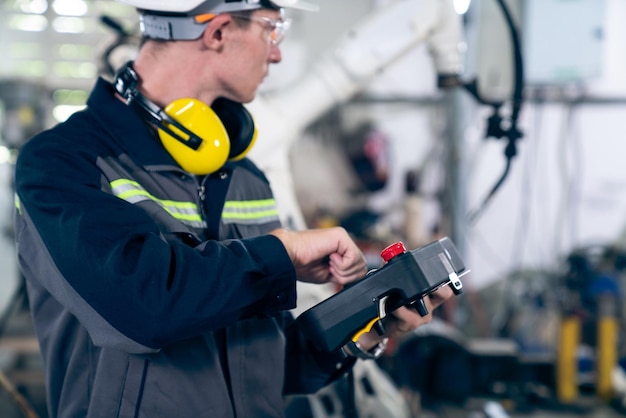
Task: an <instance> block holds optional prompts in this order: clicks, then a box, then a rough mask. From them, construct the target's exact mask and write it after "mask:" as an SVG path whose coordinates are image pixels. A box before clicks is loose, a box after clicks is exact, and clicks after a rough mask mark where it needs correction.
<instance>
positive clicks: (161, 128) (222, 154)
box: [115, 62, 257, 175]
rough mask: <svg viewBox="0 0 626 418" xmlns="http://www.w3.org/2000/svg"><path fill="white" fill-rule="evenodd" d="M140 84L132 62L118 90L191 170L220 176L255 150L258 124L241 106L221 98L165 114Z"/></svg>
mask: <svg viewBox="0 0 626 418" xmlns="http://www.w3.org/2000/svg"><path fill="white" fill-rule="evenodd" d="M139 82H140V80H139V76H138V74H137V73H136V72H135V70H134V69H133V66H132V62H129V63H127V64H126V65H125V66H124V67H123V68H122V69H121V70H120V72H119V73H118V75H117V76H116V78H115V90H116V91H117V92H118V93H119V94H120V95H121V96H122V97H123V98H124V99H126V103H127V104H128V105H129V106H131V107H132V108H133V109H135V111H137V113H138V114H139V115H140V116H141V117H142V118H144V119H145V120H146V121H148V122H150V123H151V124H153V125H154V126H156V127H157V128H158V134H159V138H160V139H161V142H162V144H163V146H164V147H165V149H166V150H167V152H168V153H169V154H170V155H171V156H172V158H174V160H175V161H176V162H177V163H178V164H179V165H180V166H181V167H182V168H183V169H184V170H185V171H188V172H190V173H193V174H198V175H205V174H210V173H214V172H216V171H217V170H219V169H220V168H221V167H222V166H223V165H224V164H225V163H226V161H236V160H239V159H242V158H243V157H244V156H245V155H246V154H247V153H248V151H250V149H251V148H252V146H253V145H254V142H255V141H256V137H257V131H256V128H255V126H254V121H253V120H252V116H251V115H250V113H249V112H248V111H247V110H246V109H245V107H244V106H243V105H242V104H241V103H237V102H234V101H232V100H228V99H225V98H218V99H216V100H215V101H214V102H213V104H212V106H208V105H207V104H205V103H203V102H201V101H200V100H197V99H193V98H182V99H177V100H174V101H173V102H172V103H170V104H168V105H167V106H165V108H163V109H162V108H160V107H159V106H158V105H156V104H155V103H154V102H152V101H150V100H149V99H148V98H146V97H145V96H144V95H142V94H141V93H140V92H139V91H138V86H139Z"/></svg>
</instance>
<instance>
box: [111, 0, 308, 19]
mask: <svg viewBox="0 0 626 418" xmlns="http://www.w3.org/2000/svg"><path fill="white" fill-rule="evenodd" d="M118 1H121V2H122V3H126V4H129V5H131V6H134V7H136V8H137V9H141V10H146V11H154V12H162V13H167V12H171V13H176V14H179V13H181V14H184V15H187V16H191V15H196V14H201V13H215V14H217V13H224V12H234V11H240V10H254V9H260V8H262V7H271V8H275V9H279V8H289V9H300V10H306V11H317V10H319V7H318V6H317V5H315V4H311V3H308V2H306V1H301V0H230V1H227V0H118Z"/></svg>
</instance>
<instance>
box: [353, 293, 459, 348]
mask: <svg viewBox="0 0 626 418" xmlns="http://www.w3.org/2000/svg"><path fill="white" fill-rule="evenodd" d="M452 295H454V292H453V291H452V288H450V286H443V287H441V288H439V289H438V290H437V291H436V292H433V293H431V294H430V295H428V296H427V297H425V298H424V303H425V304H426V307H427V308H428V312H430V313H429V314H428V315H426V316H421V315H420V314H419V313H417V311H416V310H414V309H409V308H406V307H401V308H398V309H396V310H395V311H393V312H392V313H390V314H388V315H387V316H386V317H385V318H384V319H383V325H384V328H385V335H382V336H381V335H378V333H377V332H376V331H374V330H372V331H370V332H367V333H365V334H363V335H362V336H361V337H360V338H359V344H360V345H361V346H362V347H363V349H365V350H368V349H370V348H371V347H373V346H375V345H376V344H378V343H379V342H380V341H381V340H382V338H383V337H388V338H398V337H401V336H403V335H404V334H406V333H408V332H411V331H413V330H415V329H416V328H417V327H419V326H421V325H424V324H427V323H429V322H430V321H431V320H432V319H433V316H432V312H433V311H434V310H435V309H436V308H437V307H438V306H440V305H441V304H442V303H444V302H445V301H446V300H448V299H450V298H451V297H452Z"/></svg>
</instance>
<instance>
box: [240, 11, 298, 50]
mask: <svg viewBox="0 0 626 418" xmlns="http://www.w3.org/2000/svg"><path fill="white" fill-rule="evenodd" d="M230 14H231V15H232V16H235V17H238V18H240V19H246V20H250V21H253V22H257V23H260V24H262V25H263V26H264V27H265V28H266V29H268V30H269V31H270V32H269V38H268V42H269V43H270V44H272V45H274V46H276V45H278V44H280V43H281V42H282V41H283V39H285V35H286V34H287V31H288V30H289V27H290V26H291V19H283V18H280V19H272V18H270V17H267V16H250V15H244V14H238V13H230Z"/></svg>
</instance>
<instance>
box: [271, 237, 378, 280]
mask: <svg viewBox="0 0 626 418" xmlns="http://www.w3.org/2000/svg"><path fill="white" fill-rule="evenodd" d="M271 234H272V235H274V236H276V237H277V238H278V239H280V240H281V242H282V243H283V245H284V246H285V248H286V249H287V253H288V254H289V257H290V258H291V261H292V263H293V265H294V266H295V268H296V272H297V275H298V280H300V281H303V282H309V283H327V282H334V283H337V284H339V285H344V284H347V283H350V282H352V281H354V280H357V279H360V278H362V277H364V276H365V274H366V273H367V264H366V262H365V257H364V256H363V253H362V252H361V250H360V249H359V247H358V246H357V245H356V244H355V243H354V241H353V240H352V238H350V236H349V235H348V233H347V232H346V230H345V229H343V228H341V227H335V228H327V229H311V230H306V231H289V230H286V229H276V230H274V231H272V232H271Z"/></svg>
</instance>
